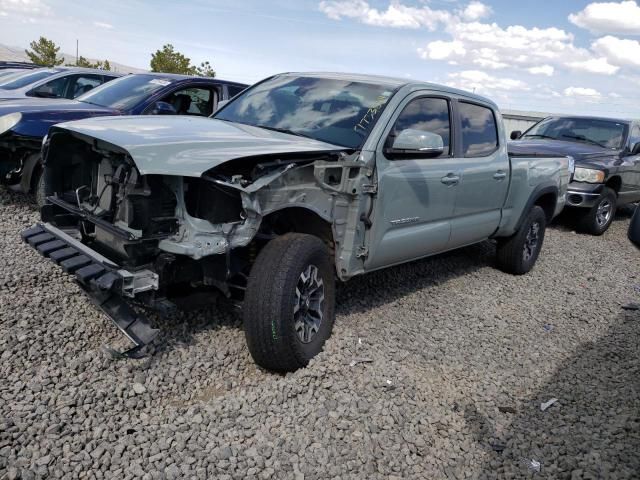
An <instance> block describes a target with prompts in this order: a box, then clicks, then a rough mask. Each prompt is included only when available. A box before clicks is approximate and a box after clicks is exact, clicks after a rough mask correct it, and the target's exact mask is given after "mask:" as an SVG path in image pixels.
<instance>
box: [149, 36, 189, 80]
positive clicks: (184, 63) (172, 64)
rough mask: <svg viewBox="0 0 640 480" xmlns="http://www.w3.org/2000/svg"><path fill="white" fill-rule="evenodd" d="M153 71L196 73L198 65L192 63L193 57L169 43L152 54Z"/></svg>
mask: <svg viewBox="0 0 640 480" xmlns="http://www.w3.org/2000/svg"><path fill="white" fill-rule="evenodd" d="M151 71H152V72H162V73H181V74H183V75H195V74H196V73H197V71H196V67H194V66H192V65H191V59H190V58H187V57H185V56H184V55H183V54H182V53H180V52H177V51H176V50H174V48H173V45H171V44H167V45H165V46H163V47H162V50H158V51H156V53H152V54H151Z"/></svg>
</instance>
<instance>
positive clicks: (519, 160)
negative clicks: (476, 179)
mask: <svg viewBox="0 0 640 480" xmlns="http://www.w3.org/2000/svg"><path fill="white" fill-rule="evenodd" d="M510 161H511V182H510V185H509V193H508V195H507V199H506V201H505V204H504V208H503V210H502V220H501V222H500V227H499V228H498V230H497V232H496V233H495V234H494V235H493V236H494V237H508V236H511V235H513V234H514V233H515V232H516V231H517V229H518V227H519V226H520V222H521V221H522V220H523V218H524V215H526V213H527V212H528V211H529V209H530V208H531V206H533V205H534V204H535V202H536V200H537V199H538V198H540V196H542V195H544V194H553V195H554V196H555V198H556V204H555V211H554V216H556V215H558V214H559V213H560V212H561V211H562V209H563V208H564V205H565V202H566V199H567V187H568V185H569V170H568V159H567V158H566V157H548V158H546V157H525V156H522V157H521V156H512V157H510Z"/></svg>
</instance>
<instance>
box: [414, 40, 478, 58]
mask: <svg viewBox="0 0 640 480" xmlns="http://www.w3.org/2000/svg"><path fill="white" fill-rule="evenodd" d="M466 53H467V51H466V50H465V48H464V44H463V43H462V42H459V41H457V40H454V41H452V42H444V41H442V40H437V41H435V42H431V43H429V44H428V45H427V47H426V48H419V49H418V54H419V55H420V56H421V57H422V58H424V59H425V60H426V59H430V60H445V59H451V58H454V57H462V56H464V55H465V54H466Z"/></svg>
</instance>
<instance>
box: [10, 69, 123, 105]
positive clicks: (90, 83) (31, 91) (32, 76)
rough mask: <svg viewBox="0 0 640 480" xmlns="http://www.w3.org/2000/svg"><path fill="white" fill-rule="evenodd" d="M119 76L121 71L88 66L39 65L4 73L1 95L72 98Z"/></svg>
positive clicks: (11, 97) (13, 97) (11, 96)
mask: <svg viewBox="0 0 640 480" xmlns="http://www.w3.org/2000/svg"><path fill="white" fill-rule="evenodd" d="M121 76H122V74H121V73H116V72H109V71H104V70H95V69H91V68H77V67H54V68H38V69H35V70H29V71H26V72H25V73H22V74H18V75H17V76H16V75H11V76H7V77H8V78H7V79H6V80H4V79H3V78H2V77H0V99H2V100H6V99H15V98H27V97H39V98H67V99H73V98H76V97H78V96H80V95H82V94H83V93H87V92H88V91H89V90H91V89H93V88H95V87H97V86H99V85H102V84H103V83H105V82H108V81H110V80H113V79H114V78H118V77H121ZM3 80H4V81H3Z"/></svg>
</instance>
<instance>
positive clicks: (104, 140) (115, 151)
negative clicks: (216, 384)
mask: <svg viewBox="0 0 640 480" xmlns="http://www.w3.org/2000/svg"><path fill="white" fill-rule="evenodd" d="M43 158H44V162H45V173H44V175H45V190H46V204H45V205H44V207H43V208H42V210H41V216H42V221H41V222H40V223H38V224H36V225H35V226H33V227H32V228H30V229H27V230H26V231H24V232H23V233H22V236H23V239H24V241H25V242H27V243H28V244H29V245H31V246H32V247H33V248H35V249H37V250H38V251H39V252H40V253H41V254H42V255H44V256H45V257H48V258H49V259H51V260H52V261H54V262H55V263H57V264H59V265H60V266H61V267H62V268H63V269H64V270H65V271H66V272H68V273H70V274H73V275H74V276H75V277H76V279H77V280H78V283H79V284H80V285H81V287H82V288H83V289H84V290H85V291H86V292H87V293H88V294H89V295H90V296H91V298H92V299H93V300H94V301H95V303H96V304H97V305H98V306H99V307H100V308H102V310H103V311H104V312H106V313H107V315H108V316H110V317H111V319H112V320H113V321H114V322H115V324H116V325H117V326H118V327H119V328H120V329H121V330H122V331H123V332H124V333H125V334H126V335H127V336H128V337H129V339H130V340H131V341H132V342H133V346H132V348H131V350H128V351H126V352H123V354H125V355H128V356H137V355H142V354H145V351H146V350H145V349H144V347H145V345H147V344H148V343H149V342H151V341H152V340H153V339H154V337H155V336H156V335H157V333H158V332H157V330H156V329H155V328H153V326H152V325H151V324H150V321H149V320H148V319H147V317H146V316H145V315H144V314H143V313H142V312H143V310H142V311H141V310H139V309H133V308H132V306H131V305H132V303H133V304H135V305H137V306H141V305H142V306H145V307H149V308H156V309H160V310H162V311H166V310H167V309H168V308H173V305H175V304H176V299H178V298H181V299H182V300H184V297H185V296H188V295H190V294H194V293H197V294H198V295H199V296H200V297H202V296H203V294H204V296H205V297H206V296H210V297H213V296H214V293H216V292H217V293H222V294H224V295H225V296H226V297H228V298H230V299H233V300H234V301H237V302H238V303H239V304H241V306H242V311H243V317H244V331H245V336H246V340H247V344H248V347H249V351H250V352H251V354H252V356H253V358H254V359H255V361H256V362H257V363H258V364H259V365H261V366H263V367H265V368H268V369H271V370H275V371H292V370H295V369H297V368H300V367H304V366H305V365H307V363H308V362H309V360H310V359H311V358H312V357H314V356H315V355H316V354H317V353H319V352H320V351H321V350H322V348H323V345H324V343H325V341H326V340H327V338H328V337H329V335H330V333H331V330H332V327H333V323H334V305H335V289H336V280H338V281H346V280H348V279H350V278H352V277H354V276H357V275H360V274H364V273H367V272H372V271H374V270H378V269H382V268H385V267H389V266H392V265H397V264H400V263H404V262H409V261H412V260H417V259H420V258H424V257H428V256H430V255H435V254H438V253H441V252H445V251H447V250H452V249H455V248H459V247H463V246H466V245H470V244H474V243H477V242H482V241H485V240H487V239H492V240H494V241H495V242H496V244H497V266H498V267H499V268H500V269H502V270H504V271H505V272H509V273H511V274H516V275H519V274H524V273H526V272H528V271H529V270H530V269H531V268H532V267H533V266H534V264H535V262H536V259H537V258H538V254H539V253H540V250H541V248H542V243H543V240H544V235H545V227H546V225H547V223H548V222H549V221H550V220H551V219H552V218H553V217H554V216H555V215H557V214H558V213H559V212H560V211H561V210H562V208H563V206H564V202H565V198H566V191H567V184H568V181H569V175H570V172H569V159H568V158H567V157H564V156H557V155H549V156H544V157H543V156H540V155H529V154H528V153H527V152H526V151H514V152H512V153H509V152H508V151H507V142H506V135H505V132H504V127H503V124H502V119H501V115H500V112H499V111H498V108H497V107H496V105H495V104H494V103H492V102H491V101H489V100H487V99H485V98H482V97H479V96H476V95H473V94H470V93H466V92H462V91H458V90H454V89H451V88H448V87H443V86H439V85H434V84H429V83H418V82H407V81H406V80H398V79H392V78H385V77H374V76H362V75H347V74H281V75H276V76H274V77H270V78H268V79H266V80H264V81H262V82H260V83H258V84H256V85H254V86H252V87H250V88H249V89H248V90H246V91H245V92H243V93H241V94H240V95H238V96H237V97H235V98H234V99H233V100H231V101H230V102H229V103H228V104H226V105H225V106H223V107H222V108H221V109H220V110H218V112H216V114H214V116H213V117H212V118H209V119H207V118H194V117H146V118H141V117H136V118H132V117H119V118H106V117H103V118H93V119H88V120H81V121H77V122H69V123H65V124H60V125H56V126H54V127H53V128H52V129H51V130H50V133H49V136H48V138H47V141H46V142H45V144H44V146H43ZM505 281H508V280H506V279H505Z"/></svg>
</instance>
